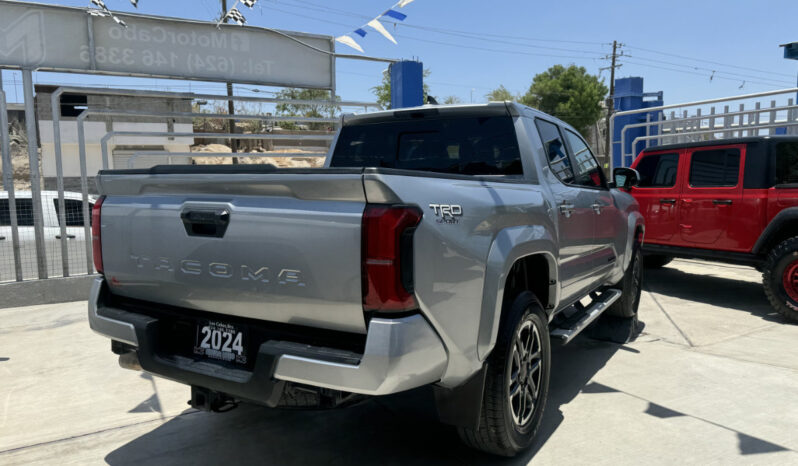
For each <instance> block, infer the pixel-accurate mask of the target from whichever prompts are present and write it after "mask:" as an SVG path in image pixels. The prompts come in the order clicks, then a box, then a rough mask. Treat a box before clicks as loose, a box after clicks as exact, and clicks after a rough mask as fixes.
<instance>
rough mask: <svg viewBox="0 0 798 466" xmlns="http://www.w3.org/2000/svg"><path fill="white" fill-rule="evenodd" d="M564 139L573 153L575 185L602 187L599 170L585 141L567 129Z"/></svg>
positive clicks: (602, 179) (602, 180)
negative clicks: (566, 139)
mask: <svg viewBox="0 0 798 466" xmlns="http://www.w3.org/2000/svg"><path fill="white" fill-rule="evenodd" d="M565 137H566V138H568V144H570V145H571V150H572V151H573V153H574V172H575V175H576V184H578V185H582V186H591V187H594V188H600V187H602V186H604V178H603V176H602V173H601V168H599V164H598V162H596V158H595V157H594V156H593V153H592V152H590V148H589V147H587V144H585V141H583V140H582V138H581V137H579V136H577V135H576V133H574V132H573V131H571V130H569V129H566V130H565Z"/></svg>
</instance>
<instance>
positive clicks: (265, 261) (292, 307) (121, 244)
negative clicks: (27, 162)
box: [98, 169, 366, 333]
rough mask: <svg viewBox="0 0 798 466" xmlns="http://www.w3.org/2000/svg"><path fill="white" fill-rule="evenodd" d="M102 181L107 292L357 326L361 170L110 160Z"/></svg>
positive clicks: (360, 329) (361, 324)
mask: <svg viewBox="0 0 798 466" xmlns="http://www.w3.org/2000/svg"><path fill="white" fill-rule="evenodd" d="M98 186H99V188H100V192H101V194H104V195H106V196H107V198H106V199H105V201H104V203H103V205H102V222H101V223H102V228H101V233H102V234H101V237H102V252H103V265H104V271H105V277H106V281H107V283H108V285H109V287H110V289H111V292H112V293H114V294H117V295H121V296H125V297H129V298H136V299H142V300H147V301H152V302H155V303H160V304H167V305H173V306H180V307H184V308H189V309H196V310H201V311H207V312H213V313H219V314H229V315H235V316H241V317H248V318H253V319H262V320H269V321H275V322H284V323H291V324H299V325H308V326H314V327H320V328H327V329H332V330H340V331H348V332H357V333H365V331H366V328H365V320H364V315H363V307H362V295H361V264H360V257H361V233H360V230H361V221H362V220H361V219H362V214H363V210H364V206H365V202H366V201H365V195H364V192H363V181H362V174H361V171H360V170H325V172H324V173H322V172H317V171H313V170H310V171H305V172H303V173H299V172H291V171H290V170H289V171H288V172H286V173H269V172H268V171H265V172H262V173H258V172H257V171H253V170H244V171H243V172H241V173H234V172H233V171H232V170H229V169H222V170H220V171H219V172H217V173H214V174H212V176H209V173H207V170H205V171H198V172H192V171H187V172H185V173H180V172H174V173H169V172H166V173H163V172H161V173H159V172H158V171H156V170H151V171H147V172H145V171H127V172H125V171H119V172H113V171H112V172H106V173H103V174H101V176H100V177H99V179H98Z"/></svg>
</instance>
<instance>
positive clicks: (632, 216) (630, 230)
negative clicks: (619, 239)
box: [621, 210, 646, 271]
mask: <svg viewBox="0 0 798 466" xmlns="http://www.w3.org/2000/svg"><path fill="white" fill-rule="evenodd" d="M626 221H627V231H626V249H625V250H624V253H623V268H622V269H621V270H623V271H626V269H627V268H629V263H630V262H631V261H632V250H633V249H634V246H635V239H636V238H635V235H636V234H637V230H638V228H639V229H640V230H641V231H642V233H641V235H640V238H639V239H640V243H641V244H642V243H643V240H644V239H645V235H646V223H645V220H644V219H643V214H641V213H640V212H639V211H637V210H635V211H632V212H629V216H628V217H627V220H626Z"/></svg>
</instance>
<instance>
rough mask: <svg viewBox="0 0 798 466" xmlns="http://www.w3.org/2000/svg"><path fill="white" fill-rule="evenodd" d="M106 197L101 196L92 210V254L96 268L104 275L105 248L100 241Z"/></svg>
mask: <svg viewBox="0 0 798 466" xmlns="http://www.w3.org/2000/svg"><path fill="white" fill-rule="evenodd" d="M104 200H105V196H101V197H100V198H99V199H97V202H95V203H94V207H92V209H91V252H92V255H93V256H94V268H95V269H97V273H103V246H102V243H101V241H100V211H101V209H102V206H103V201H104Z"/></svg>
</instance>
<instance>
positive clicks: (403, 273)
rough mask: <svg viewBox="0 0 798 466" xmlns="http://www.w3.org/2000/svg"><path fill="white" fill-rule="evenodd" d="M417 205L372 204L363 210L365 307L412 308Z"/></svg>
mask: <svg viewBox="0 0 798 466" xmlns="http://www.w3.org/2000/svg"><path fill="white" fill-rule="evenodd" d="M421 215H422V214H421V211H420V210H419V209H418V208H416V207H408V206H390V205H379V204H368V205H366V210H365V211H364V212H363V232H362V234H363V236H362V245H363V257H362V261H363V263H362V268H363V310H365V311H394V312H396V311H399V312H401V311H409V310H413V309H416V308H417V307H418V305H417V303H416V298H415V296H414V295H413V233H414V232H415V229H416V226H417V225H418V224H419V222H420V221H421Z"/></svg>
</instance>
